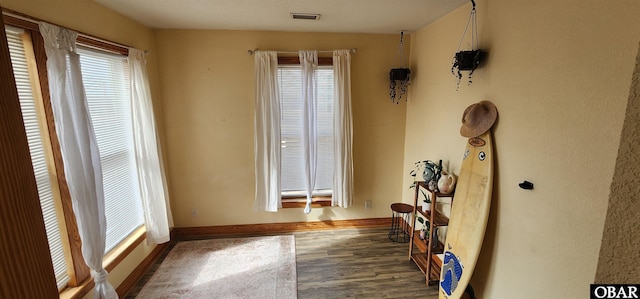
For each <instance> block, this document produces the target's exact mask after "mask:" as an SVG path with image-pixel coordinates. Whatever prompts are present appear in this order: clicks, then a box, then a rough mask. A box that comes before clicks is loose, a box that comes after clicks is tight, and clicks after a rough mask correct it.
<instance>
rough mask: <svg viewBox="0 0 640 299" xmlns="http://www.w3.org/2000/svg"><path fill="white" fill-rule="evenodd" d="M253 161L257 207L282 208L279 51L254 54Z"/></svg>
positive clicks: (266, 208) (273, 209) (270, 209)
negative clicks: (254, 164) (254, 165)
mask: <svg viewBox="0 0 640 299" xmlns="http://www.w3.org/2000/svg"><path fill="white" fill-rule="evenodd" d="M254 63H255V78H256V99H255V109H256V111H255V118H254V127H255V140H254V151H255V163H256V174H255V175H256V201H255V208H256V209H257V210H263V211H269V212H277V211H278V209H279V208H282V200H281V195H280V146H281V145H280V92H279V91H278V53H277V52H275V51H256V52H255V53H254Z"/></svg>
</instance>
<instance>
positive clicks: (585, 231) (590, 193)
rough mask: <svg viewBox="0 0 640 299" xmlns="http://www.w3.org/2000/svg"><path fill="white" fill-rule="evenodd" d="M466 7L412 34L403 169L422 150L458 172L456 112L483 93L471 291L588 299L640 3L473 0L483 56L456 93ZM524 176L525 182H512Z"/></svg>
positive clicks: (639, 32)
mask: <svg viewBox="0 0 640 299" xmlns="http://www.w3.org/2000/svg"><path fill="white" fill-rule="evenodd" d="M469 10H470V4H469V5H466V6H464V7H463V8H461V9H458V10H456V11H454V12H453V13H451V14H449V15H447V16H445V17H444V18H442V19H440V20H438V21H436V22H435V23H433V24H431V25H429V26H427V27H425V28H423V29H421V30H419V31H418V32H417V33H415V34H414V35H413V38H412V49H411V53H412V55H411V57H412V63H411V67H412V71H415V74H416V76H415V81H414V84H413V85H412V89H411V98H410V103H409V105H408V109H407V128H406V132H405V136H407V138H406V141H405V159H404V167H405V171H404V173H407V172H408V171H409V170H410V167H411V165H412V163H413V162H414V161H416V160H419V159H426V158H428V159H439V158H442V159H444V160H448V161H449V163H450V168H451V169H452V170H453V171H454V172H455V173H457V172H458V171H459V168H460V162H461V155H462V150H463V147H464V144H465V139H464V138H462V137H460V135H459V131H458V130H459V128H460V119H461V116H462V112H463V111H464V109H465V107H467V106H468V105H470V104H472V103H474V102H477V101H480V100H491V101H493V102H494V103H495V104H496V106H497V107H498V111H499V120H498V122H497V124H496V125H495V127H494V136H495V139H494V140H495V145H496V153H495V154H496V165H495V166H496V171H495V177H494V193H493V202H492V207H491V214H490V220H489V225H488V228H487V233H486V236H485V242H484V245H483V249H482V252H481V255H480V262H479V264H478V267H477V268H476V271H475V273H474V277H473V279H472V284H473V285H474V287H475V289H476V291H477V293H478V294H479V296H478V297H479V298H585V297H588V292H589V284H590V283H592V282H593V281H594V277H595V271H596V265H597V263H598V257H599V255H598V253H599V250H600V241H601V239H602V233H603V226H604V222H605V214H606V210H607V204H608V201H607V199H608V197H609V187H610V185H611V180H612V175H613V170H614V165H615V161H616V153H617V151H618V144H619V141H620V132H621V129H622V123H623V120H624V115H625V107H626V105H627V96H628V93H629V86H630V83H631V74H632V71H633V65H634V61H635V60H634V59H635V54H636V50H637V45H638V41H639V39H640V19H638V18H637V16H636V14H637V12H639V11H640V2H637V1H631V0H627V1H614V2H611V1H608V2H602V1H509V0H480V1H478V18H479V25H480V44H481V47H482V48H484V49H487V50H488V51H489V57H488V61H487V64H486V65H485V66H484V67H483V68H482V69H480V70H479V71H477V72H476V73H475V74H474V75H473V84H472V85H471V86H467V84H465V82H464V81H463V83H462V84H461V86H460V90H459V91H456V86H455V80H454V77H453V76H452V75H451V73H450V69H451V61H452V55H453V53H454V52H455V51H456V49H457V47H458V43H459V41H460V37H461V35H462V32H463V30H464V26H465V24H466V21H467V18H468V16H469ZM465 44H467V43H466V42H465ZM463 80H464V78H463ZM418 134H421V135H422V138H419V139H418V138H411V137H410V136H415V135H418ZM408 179H409V178H408V177H407V176H405V183H406V182H407V181H408ZM523 180H529V181H531V182H533V183H534V184H535V189H534V190H531V191H526V190H522V189H520V188H518V183H519V182H522V181H523ZM403 198H404V200H405V201H409V200H410V198H411V195H410V192H407V191H405V192H404V195H403ZM603 246H606V244H603ZM636 251H637V248H636ZM635 280H636V281H637V280H638V277H636V279H635Z"/></svg>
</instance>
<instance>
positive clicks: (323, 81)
mask: <svg viewBox="0 0 640 299" xmlns="http://www.w3.org/2000/svg"><path fill="white" fill-rule="evenodd" d="M301 76H302V75H301V68H300V66H299V65H280V66H279V67H278V83H279V87H280V103H281V129H280V131H281V143H282V145H281V147H282V149H281V159H282V160H281V188H282V196H283V198H299V197H305V194H306V191H305V190H306V187H305V183H304V180H303V179H302V178H303V177H304V176H303V171H304V165H303V163H304V156H303V155H304V153H303V147H302V127H301V125H300V124H301V122H302V109H303V108H302V106H303V103H302V98H301V94H302V77H301ZM316 76H317V77H316V78H317V82H318V89H317V93H318V95H317V117H318V118H317V143H318V164H317V170H316V171H317V175H316V185H315V189H314V191H313V196H331V194H332V189H333V142H334V141H333V140H334V136H333V134H334V133H333V112H334V99H333V97H334V93H333V68H332V67H331V66H320V67H318V70H317V71H316Z"/></svg>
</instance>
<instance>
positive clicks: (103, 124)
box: [78, 48, 144, 253]
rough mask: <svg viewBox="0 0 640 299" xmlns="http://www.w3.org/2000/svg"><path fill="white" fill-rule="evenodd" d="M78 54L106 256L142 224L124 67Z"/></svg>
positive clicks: (115, 58)
mask: <svg viewBox="0 0 640 299" xmlns="http://www.w3.org/2000/svg"><path fill="white" fill-rule="evenodd" d="M78 54H80V67H81V72H82V83H83V84H84V88H85V93H86V95H87V103H88V105H89V115H90V116H91V123H92V124H93V130H94V131H95V134H96V139H97V141H98V149H99V151H100V162H101V165H102V181H103V185H104V197H105V198H104V201H105V215H106V218H107V241H106V247H105V250H106V251H105V253H106V252H109V250H111V249H112V248H113V247H115V246H116V245H118V243H120V241H122V240H123V239H124V238H126V237H127V236H128V235H129V234H130V233H131V232H133V231H134V230H135V229H136V228H138V227H140V226H141V225H142V224H143V223H144V215H143V212H142V201H141V199H140V190H139V186H138V173H137V170H136V161H135V154H134V148H133V125H132V120H131V92H130V90H129V88H130V87H129V68H128V64H127V59H126V58H125V57H122V56H120V55H112V54H106V53H103V52H100V51H96V50H89V49H83V48H79V49H78Z"/></svg>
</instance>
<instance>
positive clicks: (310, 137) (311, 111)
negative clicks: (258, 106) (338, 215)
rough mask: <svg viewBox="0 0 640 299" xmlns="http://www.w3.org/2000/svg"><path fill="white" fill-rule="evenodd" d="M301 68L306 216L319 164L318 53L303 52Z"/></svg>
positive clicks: (301, 54) (309, 209)
mask: <svg viewBox="0 0 640 299" xmlns="http://www.w3.org/2000/svg"><path fill="white" fill-rule="evenodd" d="M298 55H299V57H300V68H301V70H302V71H301V74H302V107H303V108H302V109H303V110H302V124H301V127H302V148H303V151H304V155H303V157H304V163H303V164H304V173H303V175H304V177H303V178H304V183H305V187H306V190H305V191H306V192H307V204H306V206H305V207H304V212H305V213H306V214H309V213H311V193H312V192H313V189H315V186H316V166H317V163H318V143H317V141H316V138H317V134H316V132H317V115H316V106H317V103H316V102H317V97H318V93H317V88H318V80H317V79H316V70H317V69H318V51H316V50H301V51H299V53H298Z"/></svg>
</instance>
